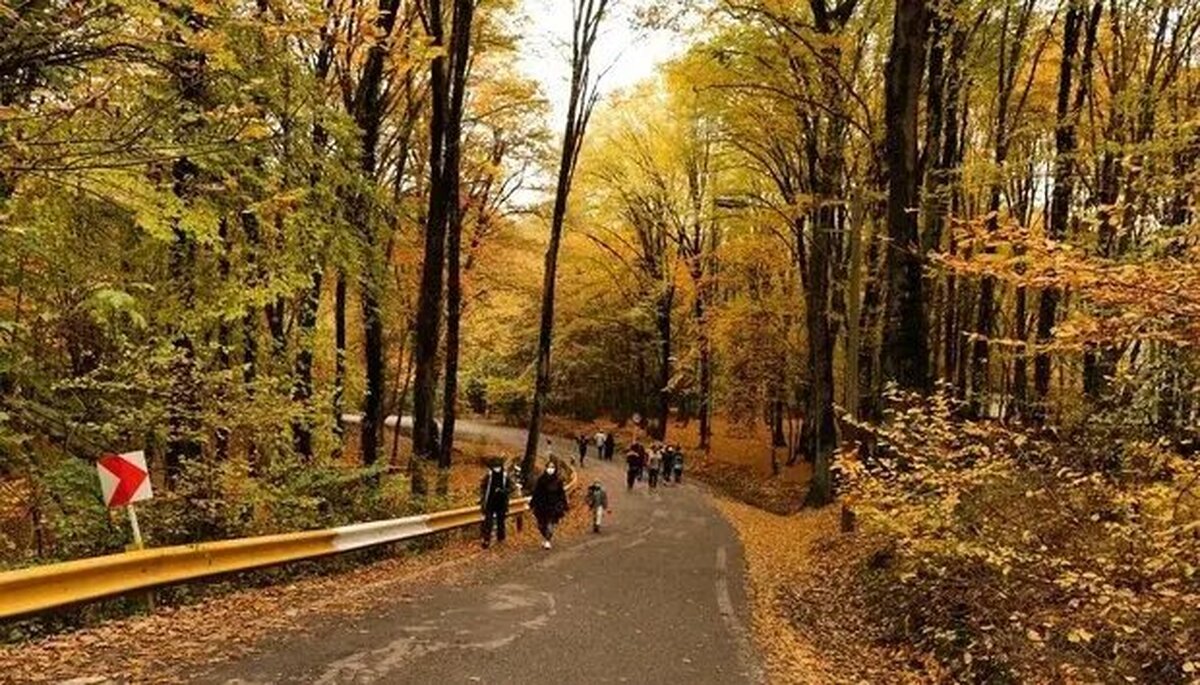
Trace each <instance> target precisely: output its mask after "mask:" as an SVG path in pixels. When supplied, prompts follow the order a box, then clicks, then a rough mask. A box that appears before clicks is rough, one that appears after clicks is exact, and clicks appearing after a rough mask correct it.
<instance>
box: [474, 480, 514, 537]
mask: <svg viewBox="0 0 1200 685" xmlns="http://www.w3.org/2000/svg"><path fill="white" fill-rule="evenodd" d="M511 496H512V480H511V479H510V478H509V477H508V474H507V473H506V472H505V471H504V463H503V462H500V463H497V464H493V465H492V467H491V468H489V469H488V472H487V474H486V475H484V477H483V480H482V481H481V482H480V483H479V507H480V509H482V510H483V531H482V533H483V546H484V548H487V547H488V546H489V545H491V544H492V529H493V528H494V529H495V530H496V542H504V538H505V533H506V531H505V527H506V526H505V519H507V518H508V500H509V498H510V497H511Z"/></svg>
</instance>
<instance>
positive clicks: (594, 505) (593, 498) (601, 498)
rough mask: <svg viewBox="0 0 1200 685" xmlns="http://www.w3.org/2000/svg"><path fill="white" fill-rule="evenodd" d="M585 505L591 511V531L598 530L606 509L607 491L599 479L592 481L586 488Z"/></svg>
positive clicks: (596, 531) (597, 531) (595, 531)
mask: <svg viewBox="0 0 1200 685" xmlns="http://www.w3.org/2000/svg"><path fill="white" fill-rule="evenodd" d="M587 505H588V509H591V511H592V532H593V533H599V532H600V524H602V523H604V512H605V511H606V510H607V509H608V493H607V492H605V491H604V486H603V485H602V484H601V483H600V481H598V480H596V481H592V484H591V485H589V486H588V490H587Z"/></svg>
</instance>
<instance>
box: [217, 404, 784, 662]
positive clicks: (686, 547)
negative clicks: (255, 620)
mask: <svg viewBox="0 0 1200 685" xmlns="http://www.w3.org/2000/svg"><path fill="white" fill-rule="evenodd" d="M459 430H460V431H461V433H460V434H461V435H472V436H477V437H479V436H481V437H485V438H486V439H487V440H489V441H491V442H496V443H502V444H503V445H505V446H506V448H507V449H511V450H512V451H513V452H519V451H520V449H522V448H523V446H524V443H525V432H524V431H522V430H518V429H510V428H502V427H497V426H491V425H487V424H482V423H476V422H469V421H466V422H460V423H459ZM554 450H555V452H556V453H557V454H558V455H559V456H562V457H566V456H568V455H570V454H573V453H574V451H575V446H574V444H573V443H572V442H570V441H567V440H555V442H554ZM622 467H623V464H620V463H614V464H609V463H604V462H599V461H596V460H594V459H592V458H589V459H588V466H587V468H586V469H583V470H582V471H581V481H580V483H581V488H582V487H585V486H586V484H587V483H590V482H591V481H592V480H593V479H597V478H598V479H599V480H600V481H601V482H603V483H604V485H605V488H606V489H607V490H608V492H609V502H610V504H611V506H612V508H613V510H614V512H613V515H612V516H611V517H609V518H608V519H607V520H606V522H605V527H604V531H603V532H602V533H601V534H599V535H593V534H592V533H591V532H590V531H589V532H587V533H579V534H578V535H575V536H573V537H572V538H569V539H563V540H561V541H560V544H556V545H555V548H554V549H553V550H550V551H544V550H541V549H536V550H533V549H531V550H529V551H528V553H525V552H522V553H518V554H508V555H504V556H503V557H502V558H497V559H496V560H495V562H494V563H488V564H479V568H478V569H474V570H472V571H470V572H469V574H468V576H469V577H468V578H467V580H466V581H465V582H461V581H460V582H458V583H456V584H455V585H453V586H452V585H450V584H436V585H434V586H432V587H429V588H426V589H424V590H423V593H422V595H421V596H418V597H416V598H410V599H409V600H408V601H402V600H401V599H400V598H397V599H395V600H394V601H393V600H392V599H391V598H389V597H380V598H379V602H378V605H377V606H376V607H375V608H373V609H372V610H371V611H370V612H368V613H367V614H365V615H362V616H358V617H354V618H347V619H346V620H345V621H344V622H328V623H326V624H324V625H318V626H310V627H309V629H308V630H306V634H304V635H302V636H296V637H292V638H285V639H280V640H277V641H274V642H273V643H271V644H270V645H269V646H267V647H266V648H265V649H264V651H262V652H260V653H258V654H255V655H252V656H249V657H247V658H244V659H241V660H236V661H232V662H230V663H227V664H224V665H222V666H221V667H220V668H219V669H218V670H217V671H214V672H211V673H208V674H206V675H204V676H201V677H199V678H198V679H197V680H196V681H195V682H202V683H222V684H225V685H233V684H241V685H250V684H256V685H257V684H260V683H316V684H335V683H355V684H358V683H421V684H426V683H428V684H436V685H449V684H452V683H523V684H524V683H534V684H537V683H545V684H547V685H550V684H553V685H574V684H577V683H578V684H588V685H590V684H592V683H630V684H634V685H640V684H646V685H650V684H654V685H671V684H673V683H689V684H696V683H714V684H718V683H719V684H722V685H724V684H737V683H757V682H761V675H760V669H759V665H758V658H757V656H756V654H755V653H754V650H753V648H752V646H751V643H750V640H749V636H748V629H747V628H746V626H748V621H747V619H748V616H747V609H746V601H745V596H744V583H743V567H744V564H743V559H742V549H741V545H740V543H739V541H738V538H737V534H736V532H735V531H734V530H733V529H732V527H730V525H729V524H728V522H726V521H725V519H724V518H722V517H721V515H720V514H719V513H718V512H717V511H716V509H715V508H714V507H713V506H712V504H711V502H710V501H709V499H708V496H707V495H706V494H705V493H704V492H703V490H701V489H699V488H697V487H693V486H689V485H686V484H685V485H683V486H670V487H665V488H664V487H660V488H659V490H658V491H654V492H651V491H649V490H648V489H647V487H646V484H645V483H639V484H638V486H637V487H636V488H635V489H634V491H633V492H631V493H628V492H626V491H625V484H624V471H623V469H622ZM685 475H686V474H685ZM572 502H573V506H584V504H583V498H582V493H581V494H579V495H577V496H576V497H575V498H573V500H572ZM533 528H534V527H533V526H528V525H527V526H526V528H525V532H524V533H522V535H532V534H534V533H533V530H532V529H533ZM510 534H511V530H510ZM510 544H511V541H510ZM486 558H487V557H486V555H485V557H484V559H486Z"/></svg>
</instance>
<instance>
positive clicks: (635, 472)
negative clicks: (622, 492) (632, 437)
mask: <svg viewBox="0 0 1200 685" xmlns="http://www.w3.org/2000/svg"><path fill="white" fill-rule="evenodd" d="M639 448H640V449H639ZM625 465H626V467H627V470H626V472H625V488H626V489H627V490H632V489H633V484H634V483H636V482H637V481H638V478H640V477H641V475H642V469H644V468H646V449H645V448H644V447H642V444H641V443H637V442H635V443H634V444H633V447H630V448H629V452H628V453H627V454H626V455H625Z"/></svg>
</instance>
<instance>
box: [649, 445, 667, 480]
mask: <svg viewBox="0 0 1200 685" xmlns="http://www.w3.org/2000/svg"><path fill="white" fill-rule="evenodd" d="M662 465H663V449H662V445H658V444H656V445H654V447H652V448H650V457H649V459H647V460H646V470H647V471H648V472H649V474H650V489H651V490H657V489H658V474H659V473H662Z"/></svg>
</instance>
